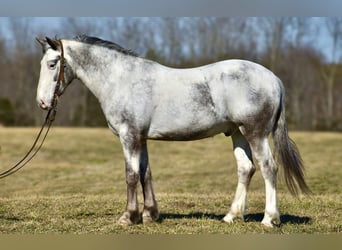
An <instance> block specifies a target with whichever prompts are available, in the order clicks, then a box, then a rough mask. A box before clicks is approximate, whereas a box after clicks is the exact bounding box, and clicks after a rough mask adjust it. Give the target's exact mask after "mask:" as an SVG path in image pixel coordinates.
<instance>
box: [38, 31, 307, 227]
mask: <svg viewBox="0 0 342 250" xmlns="http://www.w3.org/2000/svg"><path fill="white" fill-rule="evenodd" d="M38 41H39V43H40V44H41V45H42V47H43V51H44V56H43V58H42V60H41V72H40V79H39V84H38V90H37V102H38V104H39V105H40V107H41V108H43V109H51V107H52V102H53V96H54V89H55V88H56V84H57V79H58V72H59V71H60V66H61V57H62V56H63V54H62V53H61V52H62V51H64V60H65V61H64V63H63V65H64V66H63V67H64V73H63V74H64V75H63V76H64V78H63V81H62V83H61V84H60V86H59V87H58V88H59V89H58V92H57V93H58V95H62V94H63V92H64V91H65V89H66V88H67V86H68V85H69V84H70V83H71V82H72V80H73V79H79V80H81V81H82V82H83V83H84V84H85V85H86V86H87V87H88V88H89V89H90V91H91V92H92V93H93V94H94V95H95V96H96V97H97V99H98V100H99V102H100V104H101V107H102V110H103V112H104V114H105V117H106V119H107V122H108V126H109V128H110V129H111V130H112V131H113V133H114V134H115V135H117V136H119V138H120V141H121V144H122V147H123V152H124V156H125V162H126V182H127V205H126V211H125V212H124V214H123V215H122V216H121V218H120V219H119V221H118V222H119V224H122V225H130V224H134V223H138V222H139V221H140V219H141V216H140V214H139V208H138V201H137V185H138V182H139V181H140V182H141V185H142V190H143V195H144V209H143V212H142V221H143V223H147V222H151V221H155V220H157V219H158V215H159V212H158V207H157V202H156V199H155V195H154V191H153V186H152V177H151V170H150V167H149V161H148V152H147V143H146V140H147V139H152V140H170V141H177V140H178V141H185V140H197V139H202V138H207V137H211V136H214V135H216V134H219V133H224V134H225V135H226V136H231V137H232V140H233V146H234V155H235V158H236V160H237V168H238V185H237V189H236V193H235V198H234V200H233V202H232V205H231V208H230V211H229V213H228V214H227V215H226V216H225V217H224V218H223V220H224V221H226V222H232V221H233V220H234V219H235V218H242V219H243V216H244V213H245V204H246V196H247V189H248V186H249V183H250V180H251V178H252V176H253V174H254V172H255V166H254V163H253V158H252V155H253V156H254V158H255V159H256V161H257V163H258V165H259V166H260V169H261V173H262V175H263V178H264V180H265V189H266V207H265V214H264V218H263V220H262V223H263V224H264V225H266V226H270V227H272V226H273V225H274V224H279V223H280V217H279V212H278V208H277V199H276V179H277V166H276V164H275V161H274V158H273V156H272V152H271V149H270V146H269V142H268V136H269V134H270V133H272V134H273V138H274V145H275V151H276V153H277V155H278V156H279V157H278V158H279V162H280V163H281V165H282V166H283V168H284V172H285V180H286V183H287V186H288V188H289V190H290V191H291V193H294V194H296V193H297V192H298V191H299V189H301V190H302V191H303V192H309V188H308V186H307V185H306V183H305V180H304V173H303V166H302V162H301V158H300V155H299V153H298V150H297V149H296V147H295V145H294V143H293V142H292V141H291V140H290V138H289V136H288V132H287V127H286V121H285V93H284V87H283V85H282V83H281V81H280V80H279V79H278V78H277V77H276V76H275V75H274V74H273V73H272V72H270V71H269V70H267V69H266V68H264V67H262V66H261V65H258V64H255V63H252V62H249V61H244V60H227V61H221V62H217V63H214V64H210V65H206V66H202V67H198V68H190V69H175V68H169V67H166V66H163V65H160V64H158V63H156V62H153V61H150V60H147V59H144V58H141V57H138V56H137V55H136V54H135V53H133V52H132V51H130V50H126V49H124V48H122V47H120V46H119V45H117V44H115V43H112V42H109V41H104V40H101V39H99V38H95V37H88V36H79V37H76V38H74V39H63V40H54V39H49V38H46V39H38ZM63 49H64V50H63ZM212 171H215V168H213V170H212Z"/></svg>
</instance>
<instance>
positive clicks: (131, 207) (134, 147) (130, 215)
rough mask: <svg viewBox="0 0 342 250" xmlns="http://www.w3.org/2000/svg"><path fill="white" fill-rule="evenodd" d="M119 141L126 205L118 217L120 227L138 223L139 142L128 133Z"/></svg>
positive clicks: (121, 136) (121, 135)
mask: <svg viewBox="0 0 342 250" xmlns="http://www.w3.org/2000/svg"><path fill="white" fill-rule="evenodd" d="M120 141H121V144H122V148H123V153H124V156H125V165H126V184H127V204H126V211H125V212H124V214H123V215H122V216H121V217H120V219H119V221H118V223H119V224H120V225H132V224H136V223H138V222H139V221H140V215H139V206H138V194H137V186H138V183H139V179H140V174H139V172H140V156H141V143H140V140H139V139H138V138H137V137H136V136H135V135H134V134H130V133H128V132H126V133H123V134H120Z"/></svg>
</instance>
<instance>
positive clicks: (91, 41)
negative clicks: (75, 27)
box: [74, 35, 139, 57]
mask: <svg viewBox="0 0 342 250" xmlns="http://www.w3.org/2000/svg"><path fill="white" fill-rule="evenodd" d="M74 39H75V40H76V41H79V42H83V43H87V44H91V45H98V46H102V47H105V48H108V49H114V50H116V51H118V52H121V53H123V54H125V55H130V56H136V57H137V56H139V55H138V54H137V53H135V52H134V51H132V50H129V49H125V48H123V47H121V46H120V45H118V44H116V43H113V42H110V41H106V40H102V39H100V38H97V37H92V36H87V35H80V36H76V37H75V38H74Z"/></svg>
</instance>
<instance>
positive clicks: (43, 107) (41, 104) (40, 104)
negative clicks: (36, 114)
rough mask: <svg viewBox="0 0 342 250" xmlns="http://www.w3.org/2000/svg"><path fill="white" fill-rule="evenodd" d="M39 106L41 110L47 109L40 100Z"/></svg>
mask: <svg viewBox="0 0 342 250" xmlns="http://www.w3.org/2000/svg"><path fill="white" fill-rule="evenodd" d="M39 106H40V107H41V108H42V109H47V105H46V104H45V102H44V101H43V100H40V101H39Z"/></svg>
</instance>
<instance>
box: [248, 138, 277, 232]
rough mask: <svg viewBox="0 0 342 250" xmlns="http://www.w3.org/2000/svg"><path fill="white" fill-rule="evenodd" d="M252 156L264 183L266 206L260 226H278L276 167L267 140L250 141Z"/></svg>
mask: <svg viewBox="0 0 342 250" xmlns="http://www.w3.org/2000/svg"><path fill="white" fill-rule="evenodd" d="M250 143H251V147H252V151H253V155H254V156H255V159H256V160H257V161H258V165H259V166H260V169H261V173H262V176H263V177H264V181H265V193H266V206H265V215H264V218H263V220H262V222H261V223H262V224H264V225H265V226H268V227H273V225H279V224H280V217H279V212H278V208H277V196H276V183H277V166H276V164H275V162H274V159H273V156H272V152H271V149H270V146H269V142H268V138H267V137H263V138H260V139H259V138H254V139H252V140H250Z"/></svg>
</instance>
